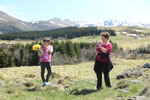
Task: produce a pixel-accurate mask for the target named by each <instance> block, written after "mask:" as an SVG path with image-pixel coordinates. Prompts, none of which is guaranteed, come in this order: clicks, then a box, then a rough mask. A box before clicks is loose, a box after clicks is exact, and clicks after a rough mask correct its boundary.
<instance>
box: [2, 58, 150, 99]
mask: <svg viewBox="0 0 150 100" xmlns="http://www.w3.org/2000/svg"><path fill="white" fill-rule="evenodd" d="M112 61H113V62H114V63H115V64H114V65H115V66H114V69H113V70H112V71H111V73H110V77H111V83H112V88H107V87H106V86H105V84H104V82H103V89H102V90H100V91H95V90H96V76H95V73H94V71H93V65H94V62H83V63H80V64H76V65H61V66H52V72H53V73H55V74H53V78H52V77H51V79H50V81H51V82H52V83H53V84H57V82H58V80H60V79H63V80H64V82H63V84H59V86H66V85H67V86H69V87H70V88H69V90H67V89H66V90H63V91H62V90H59V89H57V88H54V87H47V88H38V89H37V90H36V91H27V89H28V87H26V86H25V85H24V83H25V82H28V83H30V84H34V85H35V86H38V87H39V86H40V85H41V84H42V82H41V77H40V66H32V67H28V66H25V67H19V68H18V67H13V68H4V69H1V71H0V75H1V76H2V77H3V81H4V82H5V86H0V97H1V98H0V99H2V100H4V99H5V100H7V99H8V100H118V99H119V100H125V99H126V98H128V97H132V96H135V95H137V94H139V92H140V91H141V90H142V89H143V87H144V86H145V85H146V84H149V82H148V81H146V80H144V81H143V77H139V78H132V79H130V78H127V79H123V80H116V79H115V78H116V76H117V75H118V74H120V73H121V72H123V71H124V70H125V69H129V68H136V66H137V65H143V64H144V63H146V62H148V61H149V60H148V59H139V60H126V59H122V58H112ZM6 72H7V73H9V74H6ZM149 72H150V71H146V72H145V73H144V75H145V74H146V73H149ZM66 76H67V77H69V78H68V79H65V77H66ZM0 80H1V79H0ZM129 80H142V81H143V82H142V83H136V84H135V83H131V82H130V81H129ZM119 82H126V83H127V84H128V87H126V88H125V89H127V90H129V91H130V92H129V93H125V92H121V91H119V90H117V89H116V88H117V87H118V83H119ZM123 85H124V83H121V86H123Z"/></svg>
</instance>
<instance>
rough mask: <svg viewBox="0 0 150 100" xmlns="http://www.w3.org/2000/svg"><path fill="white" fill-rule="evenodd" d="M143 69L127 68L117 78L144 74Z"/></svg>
mask: <svg viewBox="0 0 150 100" xmlns="http://www.w3.org/2000/svg"><path fill="white" fill-rule="evenodd" d="M142 72H143V70H142V69H127V70H125V71H124V72H123V73H121V74H119V75H117V77H116V79H123V78H131V77H139V76H142Z"/></svg>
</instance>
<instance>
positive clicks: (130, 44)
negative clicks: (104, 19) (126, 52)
mask: <svg viewBox="0 0 150 100" xmlns="http://www.w3.org/2000/svg"><path fill="white" fill-rule="evenodd" d="M110 40H112V41H113V42H116V43H117V44H118V46H119V47H122V48H123V49H127V48H129V49H135V48H137V47H139V46H147V45H148V44H150V37H143V38H141V39H135V38H133V37H129V36H126V35H121V34H118V35H117V36H111V37H110ZM59 41H66V40H59ZM71 41H73V42H88V43H91V42H92V43H93V42H95V41H100V37H99V36H83V37H79V38H74V39H71ZM32 42H33V41H32V40H26V41H25V40H21V42H20V41H7V40H0V44H2V43H6V44H16V43H22V44H27V43H32Z"/></svg>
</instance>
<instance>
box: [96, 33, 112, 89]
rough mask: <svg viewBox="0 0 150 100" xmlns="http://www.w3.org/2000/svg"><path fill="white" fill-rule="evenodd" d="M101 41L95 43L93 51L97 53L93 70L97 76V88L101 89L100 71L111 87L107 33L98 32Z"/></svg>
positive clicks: (109, 48)
mask: <svg viewBox="0 0 150 100" xmlns="http://www.w3.org/2000/svg"><path fill="white" fill-rule="evenodd" d="M100 36H101V39H102V42H101V43H99V42H96V43H95V51H96V52H97V53H98V54H97V56H96V60H95V65H94V71H95V73H96V76H97V90H99V89H102V73H103V74H104V80H105V84H106V86H107V87H111V83H110V77H109V72H110V71H111V69H112V68H113V65H112V63H111V60H110V57H109V55H110V52H111V49H112V44H111V43H110V42H109V36H110V35H109V33H108V32H102V33H100Z"/></svg>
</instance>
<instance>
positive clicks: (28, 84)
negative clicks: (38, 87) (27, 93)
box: [23, 82, 34, 87]
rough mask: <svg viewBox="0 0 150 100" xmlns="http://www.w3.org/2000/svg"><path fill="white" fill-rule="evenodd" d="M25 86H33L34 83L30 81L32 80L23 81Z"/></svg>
mask: <svg viewBox="0 0 150 100" xmlns="http://www.w3.org/2000/svg"><path fill="white" fill-rule="evenodd" d="M23 84H24V85H25V86H26V87H32V86H34V83H32V82H25V83H23Z"/></svg>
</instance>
